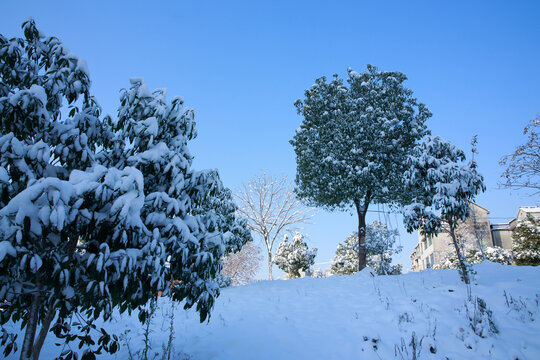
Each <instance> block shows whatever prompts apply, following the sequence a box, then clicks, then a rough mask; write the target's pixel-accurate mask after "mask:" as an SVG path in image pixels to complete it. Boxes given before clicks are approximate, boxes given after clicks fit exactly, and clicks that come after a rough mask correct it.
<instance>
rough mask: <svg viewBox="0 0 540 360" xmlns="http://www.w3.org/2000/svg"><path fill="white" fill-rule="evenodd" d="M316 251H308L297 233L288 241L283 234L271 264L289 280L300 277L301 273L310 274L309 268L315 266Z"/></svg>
mask: <svg viewBox="0 0 540 360" xmlns="http://www.w3.org/2000/svg"><path fill="white" fill-rule="evenodd" d="M315 256H317V249H316V248H313V249H311V250H310V249H309V248H308V245H307V243H306V242H305V241H304V235H302V234H300V233H299V232H297V233H296V234H295V235H294V236H293V239H292V243H291V242H290V241H289V235H287V234H285V236H284V237H283V241H282V242H281V243H280V244H279V246H278V248H277V250H276V255H275V256H274V259H273V262H274V264H276V265H277V266H278V267H279V268H280V269H281V270H283V271H284V272H285V273H287V277H288V278H289V279H294V278H299V277H301V272H304V274H306V273H310V269H311V266H312V265H313V264H315Z"/></svg>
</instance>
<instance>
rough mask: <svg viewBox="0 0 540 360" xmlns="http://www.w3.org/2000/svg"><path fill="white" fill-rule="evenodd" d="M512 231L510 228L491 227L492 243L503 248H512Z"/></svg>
mask: <svg viewBox="0 0 540 360" xmlns="http://www.w3.org/2000/svg"><path fill="white" fill-rule="evenodd" d="M512 232H513V230H511V229H510V228H506V229H493V230H492V231H491V235H492V236H493V245H494V246H498V247H502V248H503V249H511V248H512Z"/></svg>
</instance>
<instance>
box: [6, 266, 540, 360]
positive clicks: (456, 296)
mask: <svg viewBox="0 0 540 360" xmlns="http://www.w3.org/2000/svg"><path fill="white" fill-rule="evenodd" d="M475 270H476V272H477V275H476V280H475V284H473V285H472V286H471V294H472V299H473V300H472V301H468V300H467V298H468V296H467V288H466V286H465V285H464V284H463V283H461V282H460V281H459V278H458V274H457V271H455V270H428V271H424V272H421V273H408V274H405V275H400V276H372V274H371V273H370V272H369V270H364V271H362V272H361V273H357V274H355V275H351V276H332V277H330V278H326V279H314V278H313V279H312V278H304V279H297V280H285V281H262V282H259V283H255V284H251V285H247V286H242V287H231V288H227V289H223V290H222V294H221V296H220V297H219V298H218V300H217V303H216V305H215V307H214V309H213V312H212V316H211V319H210V322H207V323H203V324H200V323H199V321H198V314H197V313H195V312H194V311H192V310H189V311H184V310H182V308H181V306H179V305H176V307H175V312H174V313H175V318H174V331H175V340H174V350H175V357H174V358H175V359H192V360H203V359H204V360H206V359H227V360H241V359H249V360H263V359H272V360H285V359H295V360H298V359H325V360H328V359H393V358H397V359H413V358H417V359H520V360H524V359H540V268H534V267H517V266H504V265H499V264H495V263H489V262H484V263H482V264H480V265H476V266H475ZM477 298H481V299H483V300H484V301H485V305H486V309H485V310H482V304H481V303H482V301H480V302H478V301H477V300H476V299H477ZM479 303H480V305H478V304H479ZM475 304H476V306H475ZM170 313H171V302H170V301H169V299H167V298H161V299H160V300H159V302H158V309H157V311H156V313H155V316H154V318H153V323H152V329H151V334H150V336H151V346H152V352H151V353H152V354H153V353H155V352H159V353H162V346H163V345H166V343H167V340H168V337H169V328H170ZM475 318H476V320H474V319H475ZM471 319H473V320H471ZM490 321H491V323H490ZM106 328H107V329H109V330H111V331H113V332H115V333H117V334H124V335H123V340H122V345H123V346H122V348H121V350H120V352H119V353H117V354H115V355H112V356H111V355H109V356H108V357H107V356H103V357H102V358H113V359H129V354H128V346H126V343H127V342H128V341H129V349H130V350H131V352H132V354H134V353H135V352H136V351H137V350H140V349H141V348H142V347H143V333H144V328H143V326H142V325H141V324H140V323H139V322H138V320H137V317H136V315H135V314H133V315H132V316H128V315H127V314H123V315H119V316H117V317H116V319H115V320H114V321H113V323H109V324H106ZM473 328H474V329H473ZM475 330H476V333H475ZM54 340H55V339H54V338H53V335H52V334H50V336H49V338H48V343H47V344H46V345H45V348H44V350H43V352H42V356H43V357H42V358H43V359H49V358H54V356H55V355H57V354H58V348H57V347H55V346H54ZM180 353H183V355H180ZM414 353H416V357H414V356H415V355H414ZM15 358H18V357H17V356H12V357H10V359H15ZM134 358H137V357H136V356H134ZM157 358H158V359H161V355H160V356H159V357H157Z"/></svg>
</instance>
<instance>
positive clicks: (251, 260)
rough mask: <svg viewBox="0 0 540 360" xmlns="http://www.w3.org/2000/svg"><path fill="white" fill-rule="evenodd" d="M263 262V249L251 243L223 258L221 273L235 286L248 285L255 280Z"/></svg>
mask: <svg viewBox="0 0 540 360" xmlns="http://www.w3.org/2000/svg"><path fill="white" fill-rule="evenodd" d="M262 260H263V258H262V256H261V249H260V248H259V247H258V246H257V245H255V244H254V243H253V242H252V241H250V242H248V243H246V244H245V245H244V246H243V247H242V249H241V250H240V251H238V252H233V253H230V254H228V255H226V256H225V257H224V258H223V269H222V270H221V273H222V274H223V275H224V276H227V277H229V278H230V279H231V280H232V284H233V285H235V286H238V285H246V284H248V283H250V282H252V281H254V280H255V276H256V275H257V271H258V270H259V267H260V265H261V261H262Z"/></svg>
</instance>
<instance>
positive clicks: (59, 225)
mask: <svg viewBox="0 0 540 360" xmlns="http://www.w3.org/2000/svg"><path fill="white" fill-rule="evenodd" d="M23 30H24V34H25V37H24V38H22V39H18V38H14V39H10V40H8V39H7V38H5V37H4V36H2V35H0V80H1V81H0V240H1V241H0V284H1V285H0V303H5V302H6V301H7V302H9V304H10V306H9V307H8V308H7V310H6V311H2V312H0V323H2V324H3V323H5V322H6V321H9V320H10V319H11V320H13V321H17V320H19V319H21V318H22V319H23V320H24V322H25V324H27V325H26V326H27V331H32V328H34V329H35V326H34V325H37V324H44V325H43V326H45V327H46V329H45V330H47V328H48V327H49V326H50V323H51V321H52V320H53V319H54V318H56V323H55V324H54V325H53V329H54V332H55V334H56V335H57V336H60V337H63V338H66V336H67V335H66V332H69V331H70V330H69V326H67V325H66V324H68V321H69V317H70V316H71V315H72V314H73V312H74V311H75V309H77V311H78V312H85V314H86V315H87V317H88V318H89V319H90V318H97V317H98V316H100V315H103V317H104V318H105V319H108V318H109V317H110V316H111V314H112V311H113V309H114V308H115V307H119V308H120V311H125V310H130V311H131V310H132V309H136V308H138V307H140V306H142V305H144V304H146V302H147V301H148V300H149V299H150V298H153V297H155V296H156V294H157V293H158V291H159V290H163V291H165V292H166V293H167V292H172V294H173V297H174V298H175V299H177V300H185V307H186V308H187V307H191V306H193V305H195V304H196V305H197V310H198V311H199V312H200V315H201V321H202V320H204V319H205V318H207V317H208V314H209V311H210V309H211V307H212V304H213V301H214V299H215V297H216V296H218V295H219V289H218V286H217V283H216V281H215V277H216V275H217V274H218V273H219V271H220V270H221V263H220V259H221V257H222V256H223V254H225V253H226V252H228V251H231V250H232V249H236V248H240V247H241V246H242V245H243V243H244V242H245V239H244V238H243V237H242V236H243V235H245V233H242V231H245V223H242V222H241V221H239V220H238V219H236V217H235V216H234V211H235V210H236V205H234V203H233V201H232V198H231V197H230V196H228V197H227V196H225V197H222V198H220V199H221V200H219V201H217V200H216V201H215V202H213V201H212V199H213V197H214V196H218V195H219V194H223V193H226V190H228V189H226V188H225V187H224V186H223V184H222V183H221V181H220V179H219V176H218V174H217V172H216V171H202V172H198V171H195V170H193V169H192V168H191V162H192V156H191V154H190V153H189V151H188V148H187V142H188V141H189V140H191V139H193V138H194V137H195V136H196V131H195V121H194V112H193V110H191V109H183V99H182V98H179V97H176V98H174V99H173V100H172V101H171V102H168V101H167V99H166V91H165V90H163V89H161V90H155V91H153V92H150V91H148V88H147V87H146V85H145V83H144V80H142V79H132V80H131V87H130V89H128V90H124V91H122V93H121V97H120V103H121V105H120V107H119V109H118V118H117V119H115V120H113V119H112V117H110V116H105V117H104V118H100V116H101V109H100V108H99V106H98V105H97V103H96V102H95V100H94V99H93V97H92V96H91V95H90V80H89V73H88V69H87V66H86V63H85V62H84V61H83V60H81V59H79V58H78V57H77V56H76V55H74V54H72V53H71V52H69V50H68V49H67V48H66V47H65V46H64V45H63V44H62V43H61V42H60V40H58V39H56V38H53V37H50V38H48V37H45V36H44V35H43V34H42V33H41V32H39V30H37V28H36V26H35V23H34V21H33V20H29V21H27V22H25V23H24V24H23ZM66 107H67V109H66ZM66 113H67V117H66ZM62 116H64V117H65V118H62ZM229 195H230V192H229ZM207 204H213V205H207ZM218 204H219V206H218ZM220 207H223V208H224V209H226V211H225V210H223V209H220ZM234 232H236V233H237V234H240V235H239V236H237V237H235V236H232V235H231V233H234ZM248 235H249V234H248ZM171 278H174V279H176V280H179V282H177V283H176V286H175V287H174V288H173V289H171V288H170V283H169V282H170V280H171ZM28 309H33V310H30V311H29V310H28ZM51 316H52V317H51ZM47 319H48V320H47ZM28 329H30V330H28ZM46 333H47V331H45V334H46ZM40 336H41V335H40ZM28 338H30V337H28ZM33 338H34V335H32V336H31V339H33ZM68 338H71V337H68ZM80 340H81V344H82V345H85V346H87V347H89V346H91V345H93V343H91V342H89V340H88V338H86V337H82V338H80ZM90 340H91V339H90ZM103 346H105V345H103V344H102V345H101V346H100V347H99V348H98V350H97V353H99V351H100V349H102V348H103ZM32 349H33V345H32V344H28V342H26V341H25V344H23V351H24V352H25V353H26V354H27V355H28V357H30V355H31V352H32V351H34V350H32Z"/></svg>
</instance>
